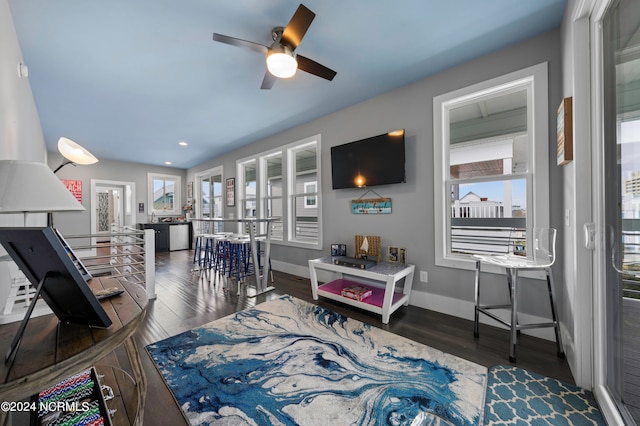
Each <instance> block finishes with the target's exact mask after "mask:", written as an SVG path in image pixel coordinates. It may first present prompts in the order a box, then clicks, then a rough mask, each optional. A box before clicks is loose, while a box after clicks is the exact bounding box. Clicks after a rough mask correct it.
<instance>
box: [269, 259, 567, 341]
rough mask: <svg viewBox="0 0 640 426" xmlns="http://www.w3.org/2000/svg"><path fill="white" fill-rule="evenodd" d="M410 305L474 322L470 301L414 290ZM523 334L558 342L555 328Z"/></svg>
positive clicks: (528, 318) (305, 271)
mask: <svg viewBox="0 0 640 426" xmlns="http://www.w3.org/2000/svg"><path fill="white" fill-rule="evenodd" d="M272 267H273V269H275V270H276V271H281V272H285V273H287V274H291V275H297V276H299V277H304V278H309V267H307V266H300V265H293V264H291V263H287V262H282V261H278V260H272ZM334 278H335V274H334V273H332V272H329V271H321V270H319V271H318V280H319V281H321V282H326V281H330V280H332V279H334ZM309 291H311V289H309ZM409 304H410V305H413V306H417V307H419V308H423V309H429V310H431V311H435V312H440V313H443V314H447V315H452V316H455V317H458V318H464V319H468V320H471V321H473V313H474V306H475V305H474V303H473V302H470V301H466V300H460V299H454V298H451V297H446V296H441V295H437V294H431V293H427V292H423V291H416V290H413V291H412V292H411V299H410V300H409ZM496 313H497V314H499V311H497V312H496ZM518 316H519V319H520V321H521V322H522V324H526V323H542V322H549V321H550V319H549V318H542V317H537V316H534V315H527V314H518ZM504 318H508V315H507V311H506V310H505V313H504ZM480 322H481V323H482V324H489V325H492V326H495V327H500V328H503V329H507V328H506V327H505V326H504V325H502V324H500V323H499V322H497V321H495V320H493V319H491V318H489V317H487V316H486V315H480ZM469 331H470V333H473V329H471V330H469ZM522 333H524V334H528V335H531V336H535V337H539V338H541V339H545V340H550V341H552V342H555V340H556V337H555V333H554V332H553V328H551V327H550V328H538V329H529V330H523V331H522ZM471 335H473V334H471ZM563 335H565V334H563Z"/></svg>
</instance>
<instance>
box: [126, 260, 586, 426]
mask: <svg viewBox="0 0 640 426" xmlns="http://www.w3.org/2000/svg"><path fill="white" fill-rule="evenodd" d="M192 256H193V252H192V251H176V252H170V253H158V254H157V256H156V293H157V299H156V300H152V301H150V303H149V306H148V308H147V309H148V311H147V316H146V318H145V321H144V324H143V325H142V326H141V328H140V330H139V331H138V333H137V342H138V345H139V349H140V352H141V358H142V361H143V364H144V367H145V372H146V376H147V380H148V391H147V398H146V408H145V413H144V419H145V421H144V423H145V424H148V425H168V424H170V425H180V424H187V423H186V421H185V420H184V418H183V417H182V414H181V411H180V409H179V407H178V406H177V404H176V403H175V401H174V400H173V397H172V395H171V393H170V392H169V391H168V389H167V387H166V385H165V384H164V382H163V379H162V377H161V376H160V374H159V373H158V371H157V370H156V368H155V366H154V364H153V362H152V361H151V359H150V358H149V356H148V354H147V352H146V350H144V347H145V346H146V345H148V344H149V343H153V342H156V341H158V340H161V339H164V338H166V337H169V336H172V335H175V334H177V333H180V332H182V331H185V330H189V329H191V328H194V327H197V326H200V325H202V324H205V323H208V322H210V321H213V320H216V319H218V318H221V317H224V316H227V315H229V314H232V313H234V312H236V311H240V310H242V309H246V308H250V307H253V306H255V305H257V304H259V303H262V302H264V301H266V300H271V299H273V298H277V297H279V296H281V295H283V294H289V295H291V296H294V297H297V298H299V299H303V300H306V301H309V302H313V303H316V304H318V305H320V306H323V307H325V308H328V309H332V310H334V311H336V312H339V313H341V314H344V315H347V316H349V317H351V318H355V319H358V320H360V321H363V322H366V323H368V324H371V325H372V326H376V327H379V328H382V329H384V330H387V331H389V332H392V333H395V334H399V335H401V336H404V337H407V338H409V339H411V340H414V341H416V342H420V343H423V344H425V345H429V346H431V347H433V348H437V349H439V350H442V351H444V352H449V353H451V354H454V355H457V356H459V357H461V358H465V359H467V360H470V361H473V362H476V363H478V364H481V365H484V366H486V367H491V366H493V365H496V364H509V356H508V355H509V335H508V332H507V331H506V330H502V329H498V328H495V327H490V326H486V325H481V326H480V338H478V339H474V337H473V323H472V322H471V321H468V320H464V319H460V318H457V317H452V316H449V315H444V314H440V313H436V312H433V311H428V310H425V309H421V308H417V307H415V306H406V307H402V308H400V309H399V310H398V311H397V312H395V313H394V314H392V315H391V320H390V321H389V324H382V322H381V317H380V315H377V314H373V313H371V312H366V311H362V310H359V309H356V308H353V307H351V306H347V305H343V304H340V303H338V302H333V301H331V300H326V299H322V298H320V300H318V301H316V302H314V301H313V298H312V297H311V284H310V282H309V279H306V278H302V277H296V276H292V275H288V274H284V273H280V272H277V271H276V272H274V275H275V283H274V286H275V287H276V289H275V290H273V291H271V292H269V293H266V294H263V295H260V296H257V297H255V298H248V297H246V296H237V295H236V286H235V283H234V282H230V283H227V282H226V280H224V279H221V278H220V277H216V278H215V279H214V280H213V281H211V280H210V279H209V278H211V277H207V276H204V275H202V276H201V275H200V273H193V272H191V268H192V265H191V258H192ZM116 358H117V360H118V362H119V363H120V365H121V366H123V368H125V369H126V368H127V365H126V364H125V363H126V357H124V356H123V354H120V353H117V354H116ZM517 365H518V366H519V367H521V368H525V369H528V370H530V371H534V372H537V373H539V374H543V375H546V376H550V377H554V378H556V379H559V380H562V381H565V382H569V383H574V380H573V376H572V375H571V371H570V369H569V366H568V364H567V362H566V360H564V359H559V358H558V357H557V356H556V349H555V343H554V342H550V341H546V340H541V339H538V338H535V337H531V336H527V335H522V336H521V338H520V340H519V343H518V362H517Z"/></svg>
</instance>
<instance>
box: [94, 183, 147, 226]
mask: <svg viewBox="0 0 640 426" xmlns="http://www.w3.org/2000/svg"><path fill="white" fill-rule="evenodd" d="M134 205H135V183H134V182H120V181H110V180H98V179H92V180H91V233H92V234H93V235H101V234H107V233H109V232H111V227H112V225H118V226H130V227H134V226H135V222H136V220H135V217H136V216H135V212H134V211H133V206H134Z"/></svg>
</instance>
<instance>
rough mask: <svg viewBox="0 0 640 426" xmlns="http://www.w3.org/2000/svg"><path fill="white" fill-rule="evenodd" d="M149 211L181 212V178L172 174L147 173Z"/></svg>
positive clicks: (156, 212)
mask: <svg viewBox="0 0 640 426" xmlns="http://www.w3.org/2000/svg"><path fill="white" fill-rule="evenodd" d="M147 181H148V203H149V212H150V213H152V214H156V215H159V214H169V215H179V214H182V204H181V197H180V194H181V192H182V191H181V188H182V178H181V177H180V176H174V175H163V174H156V173H148V174H147Z"/></svg>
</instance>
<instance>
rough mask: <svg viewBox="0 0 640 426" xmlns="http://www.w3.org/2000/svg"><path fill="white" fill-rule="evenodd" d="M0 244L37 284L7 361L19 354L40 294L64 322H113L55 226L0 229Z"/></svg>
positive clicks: (95, 324) (102, 323)
mask: <svg viewBox="0 0 640 426" xmlns="http://www.w3.org/2000/svg"><path fill="white" fill-rule="evenodd" d="M0 244H2V246H4V248H5V250H7V252H8V253H9V255H10V256H11V258H12V259H13V261H14V262H16V264H17V265H18V267H19V268H20V270H21V271H22V273H23V274H24V275H25V276H26V277H27V279H28V280H29V281H30V282H31V283H32V284H33V285H34V286H35V287H36V293H35V294H34V296H33V300H32V302H31V304H30V305H29V309H28V310H27V313H26V314H25V317H24V319H23V320H22V323H21V324H20V328H19V330H18V333H17V334H16V336H15V339H14V341H13V343H12V344H11V347H10V349H9V352H8V353H7V355H6V357H5V362H12V359H13V358H14V357H15V353H16V351H17V349H18V346H19V345H20V340H21V339H22V334H23V333H24V329H25V327H26V325H27V322H28V321H29V317H30V316H31V314H32V312H33V308H34V306H35V303H36V299H37V297H38V296H39V295H41V296H42V298H43V299H44V300H45V302H47V305H49V307H50V308H51V310H52V311H53V313H54V314H55V315H56V316H57V317H58V318H59V319H60V321H63V322H70V323H74V324H84V325H90V326H96V327H109V326H110V325H111V319H110V318H109V315H107V313H106V312H105V310H104V309H103V308H102V305H101V304H100V302H99V301H98V299H97V298H96V296H95V295H94V294H93V292H92V291H91V288H89V285H88V284H87V282H86V281H85V279H84V277H83V275H82V272H81V271H80V270H79V269H78V266H77V265H76V264H75V263H74V259H77V256H75V255H74V254H73V253H72V252H71V249H70V247H68V246H65V244H63V242H62V241H61V240H60V238H59V237H58V234H57V232H56V231H55V230H54V229H53V228H51V227H47V228H0Z"/></svg>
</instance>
